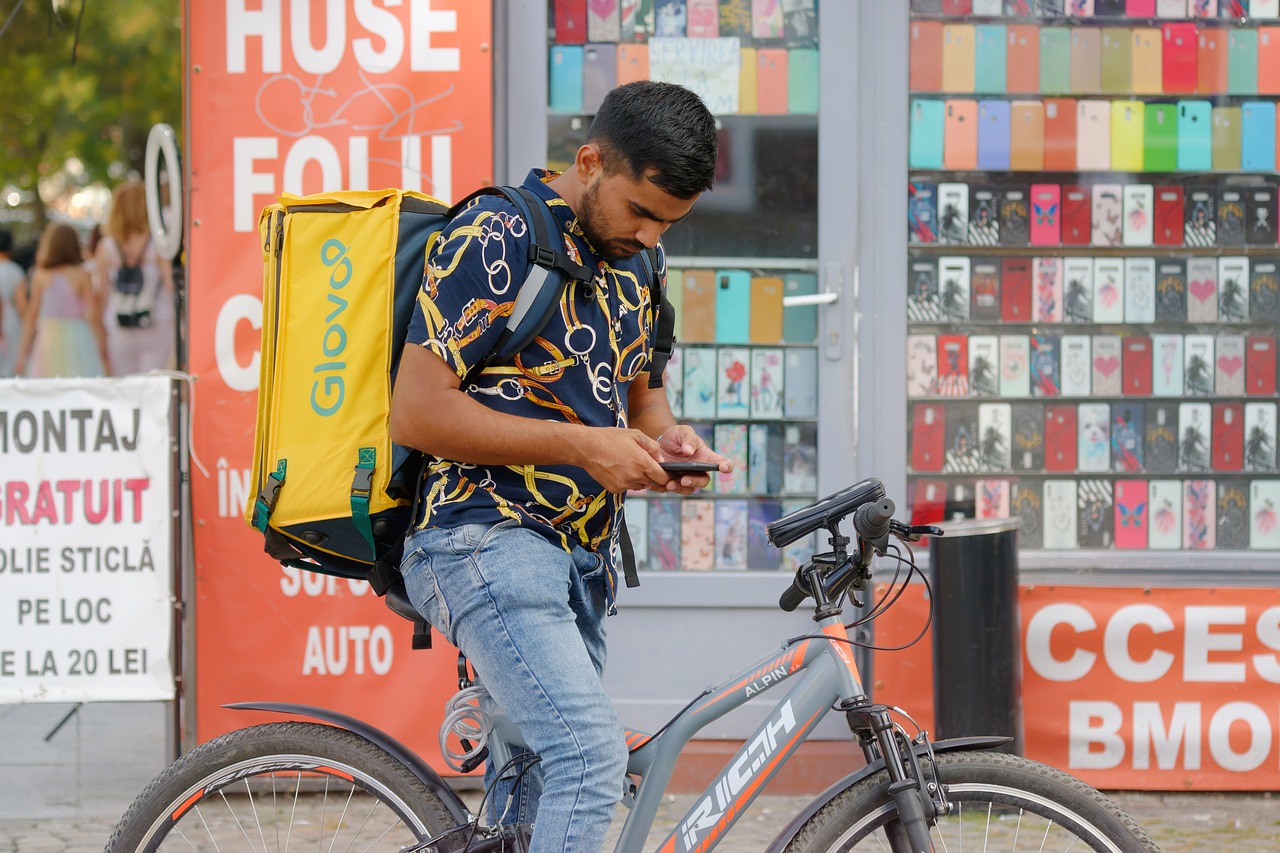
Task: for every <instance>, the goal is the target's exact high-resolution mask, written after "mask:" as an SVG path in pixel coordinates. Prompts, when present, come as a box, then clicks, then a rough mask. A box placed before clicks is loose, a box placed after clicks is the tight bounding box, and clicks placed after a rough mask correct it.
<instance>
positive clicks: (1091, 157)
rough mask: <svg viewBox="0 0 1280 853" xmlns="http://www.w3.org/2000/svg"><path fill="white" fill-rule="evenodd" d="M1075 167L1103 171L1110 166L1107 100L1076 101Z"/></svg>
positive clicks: (1108, 109)
mask: <svg viewBox="0 0 1280 853" xmlns="http://www.w3.org/2000/svg"><path fill="white" fill-rule="evenodd" d="M1076 114H1077V116H1076V168H1077V169H1079V170H1080V171H1082V172H1105V171H1107V170H1109V169H1110V168H1111V104H1110V102H1109V101H1078V102H1077V103H1076Z"/></svg>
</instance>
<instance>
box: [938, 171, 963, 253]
mask: <svg viewBox="0 0 1280 853" xmlns="http://www.w3.org/2000/svg"><path fill="white" fill-rule="evenodd" d="M968 233H969V185H968V184H964V183H940V184H938V242H939V243H949V244H953V245H963V244H964V243H966V242H968Z"/></svg>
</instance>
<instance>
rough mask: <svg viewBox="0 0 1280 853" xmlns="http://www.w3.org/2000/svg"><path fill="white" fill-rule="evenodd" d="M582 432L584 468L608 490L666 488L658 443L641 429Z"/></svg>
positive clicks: (616, 491) (588, 430) (599, 429)
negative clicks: (659, 462)
mask: <svg viewBox="0 0 1280 853" xmlns="http://www.w3.org/2000/svg"><path fill="white" fill-rule="evenodd" d="M582 433H583V447H582V450H583V451H584V453H583V459H582V463H581V464H582V467H583V468H584V469H585V470H586V472H587V473H588V474H590V475H591V477H592V479H594V480H595V481H596V482H597V483H599V484H600V485H601V486H603V487H604V488H605V490H606V491H609V492H614V493H621V492H626V491H630V490H632V489H663V488H665V486H666V483H667V480H668V475H667V472H666V471H663V470H662V466H660V465H659V464H658V461H659V460H660V459H661V458H662V452H661V449H660V448H659V445H658V442H656V441H654V440H653V439H652V438H650V437H649V436H647V435H645V434H644V433H643V432H641V431H640V430H638V429H617V428H614V427H588V428H586V429H584V430H583V431H582Z"/></svg>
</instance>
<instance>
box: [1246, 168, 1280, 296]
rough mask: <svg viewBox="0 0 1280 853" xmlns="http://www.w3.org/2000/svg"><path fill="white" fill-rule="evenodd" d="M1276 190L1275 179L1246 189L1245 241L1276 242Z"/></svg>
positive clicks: (1260, 244) (1273, 243)
mask: <svg viewBox="0 0 1280 853" xmlns="http://www.w3.org/2000/svg"><path fill="white" fill-rule="evenodd" d="M1276 190H1277V187H1276V183H1275V181H1272V180H1263V181H1260V182H1258V183H1256V184H1254V185H1253V186H1251V187H1250V188H1249V189H1247V190H1246V191H1245V195H1246V202H1245V211H1244V215H1245V223H1246V225H1245V242H1246V243H1248V244H1249V245H1251V246H1274V245H1275V244H1276V239H1277V226H1276V216H1275V211H1276ZM1275 319H1278V320H1280V317H1277V318H1275Z"/></svg>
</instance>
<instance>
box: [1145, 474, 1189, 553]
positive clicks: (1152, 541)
mask: <svg viewBox="0 0 1280 853" xmlns="http://www.w3.org/2000/svg"><path fill="white" fill-rule="evenodd" d="M1147 501H1148V503H1149V504H1150V508H1149V510H1148V512H1149V513H1150V515H1151V528H1150V530H1149V531H1148V532H1147V547H1148V548H1150V549H1151V550H1153V551H1155V550H1176V549H1178V548H1181V547H1182V482H1181V481H1180V480H1150V481H1148V483H1147Z"/></svg>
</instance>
